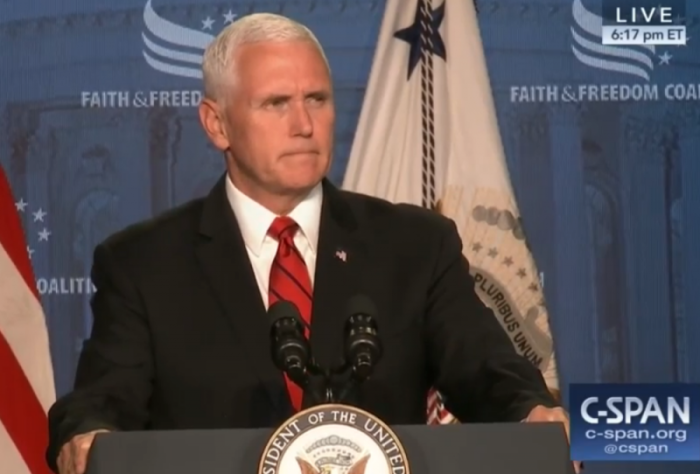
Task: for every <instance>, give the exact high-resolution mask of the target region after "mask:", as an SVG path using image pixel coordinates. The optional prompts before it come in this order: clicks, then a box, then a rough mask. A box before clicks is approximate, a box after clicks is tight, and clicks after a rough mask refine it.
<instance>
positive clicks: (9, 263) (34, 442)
mask: <svg viewBox="0 0 700 474" xmlns="http://www.w3.org/2000/svg"><path fill="white" fill-rule="evenodd" d="M0 280H1V281H2V285H0V387H1V389H0V424H2V429H3V432H4V433H6V434H7V436H6V438H9V439H10V440H12V444H13V446H10V445H8V444H7V442H6V441H5V442H2V443H0V459H3V460H4V459H8V460H9V459H12V458H13V457H16V455H17V453H19V455H20V457H21V458H22V459H23V461H24V464H25V466H26V468H25V469H24V471H25V472H28V473H30V474H48V473H50V470H49V468H48V466H47V465H46V462H45V459H44V451H45V449H46V447H47V445H48V431H47V417H46V410H47V409H48V406H49V405H50V403H51V402H52V401H53V400H54V399H55V392H54V387H53V372H52V368H51V363H50V361H51V359H50V355H49V344H48V334H47V331H46V323H45V320H44V316H43V312H42V309H41V304H40V302H39V298H38V291H37V289H36V285H35V283H34V275H33V271H32V267H31V263H30V261H29V256H28V254H27V246H26V241H25V239H24V234H23V232H22V227H21V222H20V220H19V216H18V215H17V211H16V209H15V204H14V199H13V197H12V193H11V191H10V187H9V184H8V182H7V178H6V177H5V175H4V172H3V170H2V169H1V168H0ZM8 462H9V461H8ZM4 467H5V466H4V464H3V468H4ZM3 472H4V471H3ZM14 472H15V471H12V474H14ZM19 472H22V471H19Z"/></svg>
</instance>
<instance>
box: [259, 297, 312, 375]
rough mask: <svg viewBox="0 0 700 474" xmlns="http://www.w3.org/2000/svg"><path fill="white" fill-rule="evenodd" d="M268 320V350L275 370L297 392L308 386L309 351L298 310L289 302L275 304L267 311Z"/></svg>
mask: <svg viewBox="0 0 700 474" xmlns="http://www.w3.org/2000/svg"><path fill="white" fill-rule="evenodd" d="M267 314H268V316H269V317H270V320H271V326H270V349H271V351H272V360H273V361H274V363H275V366H276V367H277V368H278V369H279V370H281V371H282V372H284V373H286V374H287V376H288V377H289V378H290V379H291V380H292V381H293V382H294V383H296V384H297V385H299V386H300V387H301V388H306V386H307V385H308V383H309V374H308V371H307V367H308V365H309V361H310V358H311V356H310V354H311V348H310V346H309V341H308V340H307V339H306V337H305V336H304V326H303V324H302V319H301V315H300V314H299V310H298V309H297V307H296V306H295V305H294V303H292V302H290V301H282V300H281V301H277V302H275V303H274V304H272V305H271V306H270V308H269V309H268V311H267Z"/></svg>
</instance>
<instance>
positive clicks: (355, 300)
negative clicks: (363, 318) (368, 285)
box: [345, 295, 379, 318]
mask: <svg viewBox="0 0 700 474" xmlns="http://www.w3.org/2000/svg"><path fill="white" fill-rule="evenodd" d="M378 312H379V311H377V307H376V306H375V305H374V303H373V302H372V300H371V299H369V298H368V297H367V296H365V295H355V296H353V297H352V298H350V299H349V300H348V303H347V304H346V305H345V314H346V315H347V316H348V317H350V316H353V315H356V314H364V315H367V316H371V317H372V318H374V317H375V315H376V314H377V313H378Z"/></svg>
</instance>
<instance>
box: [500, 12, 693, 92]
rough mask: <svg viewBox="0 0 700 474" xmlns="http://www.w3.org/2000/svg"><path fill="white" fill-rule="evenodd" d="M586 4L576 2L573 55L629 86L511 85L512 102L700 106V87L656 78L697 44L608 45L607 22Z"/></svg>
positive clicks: (614, 83) (679, 20)
mask: <svg viewBox="0 0 700 474" xmlns="http://www.w3.org/2000/svg"><path fill="white" fill-rule="evenodd" d="M589 2H590V0H587V1H586V2H585V3H586V4H588V3H589ZM586 4H584V0H572V4H571V5H572V6H571V15H572V23H571V28H570V31H571V36H570V45H571V46H570V48H571V54H572V55H573V57H574V58H575V59H576V61H577V62H578V63H579V64H581V65H583V66H585V67H587V68H590V69H593V70H597V71H600V72H607V73H614V74H615V75H617V76H618V77H620V78H621V79H622V78H624V79H627V81H625V82H622V81H620V82H613V83H607V84H606V83H603V82H602V81H597V82H595V83H583V84H578V83H577V84H562V83H556V84H555V83H549V84H535V85H512V86H511V87H510V101H511V103H556V102H570V103H577V102H622V101H632V102H652V101H659V100H667V101H674V102H679V101H681V102H685V101H700V83H698V82H695V83H682V82H669V83H665V84H664V83H661V82H659V81H658V80H656V79H655V77H656V76H657V73H658V72H660V71H664V70H665V69H668V68H671V67H672V62H673V61H672V60H673V57H674V54H676V52H677V51H682V50H680V49H679V48H690V47H693V46H692V45H693V44H694V41H691V42H689V43H688V44H687V45H678V46H677V45H672V46H663V47H659V46H653V45H643V46H637V45H634V46H627V45H625V46H621V45H604V44H602V37H603V17H602V16H600V15H597V14H596V13H593V12H592V11H591V10H589V9H588V8H587V7H586ZM675 21H676V22H677V23H678V24H682V23H683V22H684V21H685V19H684V18H676V19H675ZM687 40H691V38H690V37H688V38H687Z"/></svg>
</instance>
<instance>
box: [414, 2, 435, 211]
mask: <svg viewBox="0 0 700 474" xmlns="http://www.w3.org/2000/svg"><path fill="white" fill-rule="evenodd" d="M418 4H419V6H418V9H419V11H420V50H421V61H420V73H421V74H420V85H421V121H422V127H421V130H422V160H421V163H422V179H421V184H422V186H421V188H422V189H421V191H422V192H421V195H422V204H423V207H426V208H428V209H433V208H434V207H435V203H436V199H435V116H434V113H435V110H434V90H433V88H434V85H435V81H434V77H433V73H434V70H433V50H434V48H433V38H434V37H435V32H434V31H433V21H432V12H433V5H432V0H418Z"/></svg>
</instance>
